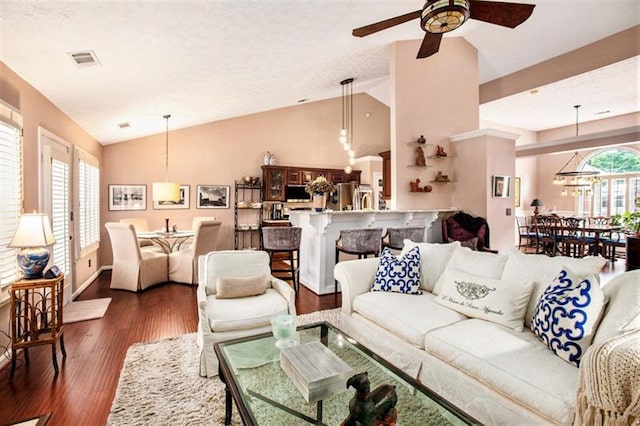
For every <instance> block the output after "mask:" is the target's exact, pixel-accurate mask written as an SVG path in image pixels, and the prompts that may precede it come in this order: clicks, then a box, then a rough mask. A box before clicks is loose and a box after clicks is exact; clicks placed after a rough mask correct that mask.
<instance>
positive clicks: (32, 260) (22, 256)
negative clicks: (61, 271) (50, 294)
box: [17, 247, 49, 280]
mask: <svg viewBox="0 0 640 426" xmlns="http://www.w3.org/2000/svg"><path fill="white" fill-rule="evenodd" d="M17 258H18V266H19V267H20V269H21V270H22V272H23V274H24V279H27V280H33V279H37V278H42V273H43V272H44V268H46V267H47V264H48V263H49V249H47V248H46V247H35V248H25V249H22V250H20V251H19V252H18V256H17Z"/></svg>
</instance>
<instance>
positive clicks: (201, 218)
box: [191, 216, 217, 232]
mask: <svg viewBox="0 0 640 426" xmlns="http://www.w3.org/2000/svg"><path fill="white" fill-rule="evenodd" d="M209 220H217V219H216V218H215V216H194V217H193V219H192V220H191V230H192V231H194V232H195V230H196V228H197V227H198V224H199V223H200V222H204V221H209Z"/></svg>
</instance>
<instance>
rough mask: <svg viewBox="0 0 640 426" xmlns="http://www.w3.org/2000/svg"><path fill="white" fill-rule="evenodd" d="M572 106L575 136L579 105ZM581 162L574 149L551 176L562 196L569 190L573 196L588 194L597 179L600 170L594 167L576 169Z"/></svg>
mask: <svg viewBox="0 0 640 426" xmlns="http://www.w3.org/2000/svg"><path fill="white" fill-rule="evenodd" d="M573 107H574V108H575V109H576V136H578V134H579V132H578V123H579V121H578V111H579V108H580V105H574V106H573ZM582 163H584V159H583V158H582V157H581V156H580V154H579V153H578V152H577V151H576V152H575V153H574V154H573V156H572V157H571V158H570V159H569V161H567V162H566V163H565V164H564V166H562V168H561V169H560V170H559V171H558V172H557V173H556V174H555V176H554V177H553V184H554V185H561V186H562V192H561V195H562V196H563V197H564V196H567V195H569V191H571V195H573V196H574V197H578V196H581V195H585V196H590V195H591V193H592V191H591V185H592V183H594V182H598V181H599V174H600V171H598V170H595V169H592V170H587V169H586V168H585V167H582V170H578V169H579V167H580V164H582Z"/></svg>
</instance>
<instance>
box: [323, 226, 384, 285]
mask: <svg viewBox="0 0 640 426" xmlns="http://www.w3.org/2000/svg"><path fill="white" fill-rule="evenodd" d="M381 242H382V228H366V229H342V230H341V231H340V236H339V237H338V239H337V240H336V264H337V263H338V262H339V258H340V252H343V253H347V254H356V255H358V259H362V258H365V259H366V258H367V256H368V255H370V254H372V255H373V256H374V257H375V256H378V255H379V254H380V245H381ZM334 292H335V293H336V294H337V293H338V280H334Z"/></svg>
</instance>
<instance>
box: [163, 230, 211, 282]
mask: <svg viewBox="0 0 640 426" xmlns="http://www.w3.org/2000/svg"><path fill="white" fill-rule="evenodd" d="M221 223H222V222H220V221H219V220H203V221H201V222H197V223H196V227H195V228H194V231H195V235H194V236H193V242H192V243H191V245H190V246H189V247H188V248H185V249H183V250H178V251H176V252H173V253H171V254H170V255H169V280H170V281H174V282H177V283H186V284H197V283H198V276H197V274H198V257H199V256H201V255H203V254H207V253H209V252H210V251H214V250H215V249H216V247H217V246H218V231H219V230H220V224H221Z"/></svg>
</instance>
